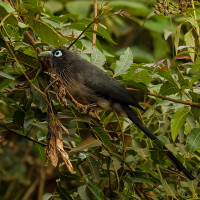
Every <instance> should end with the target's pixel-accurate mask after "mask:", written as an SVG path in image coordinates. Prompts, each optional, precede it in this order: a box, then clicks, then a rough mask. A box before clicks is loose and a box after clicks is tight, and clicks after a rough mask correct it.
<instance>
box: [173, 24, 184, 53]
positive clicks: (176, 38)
mask: <svg viewBox="0 0 200 200" xmlns="http://www.w3.org/2000/svg"><path fill="white" fill-rule="evenodd" d="M182 25H183V23H181V24H179V25H178V26H177V27H176V35H175V39H174V46H175V50H176V54H177V52H178V49H177V48H178V46H179V39H180V32H181V28H182Z"/></svg>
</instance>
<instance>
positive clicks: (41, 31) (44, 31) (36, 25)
mask: <svg viewBox="0 0 200 200" xmlns="http://www.w3.org/2000/svg"><path fill="white" fill-rule="evenodd" d="M26 17H27V16H26ZM27 18H28V22H29V25H30V27H31V28H32V30H33V32H34V33H35V34H36V35H37V36H38V37H40V38H41V40H42V41H43V42H45V43H47V44H50V45H53V46H55V47H59V46H62V45H64V44H65V43H66V38H64V37H61V36H60V35H58V34H57V33H56V32H55V31H54V29H53V28H52V27H51V26H50V25H49V24H46V23H44V22H43V21H41V20H38V19H35V18H31V17H27Z"/></svg>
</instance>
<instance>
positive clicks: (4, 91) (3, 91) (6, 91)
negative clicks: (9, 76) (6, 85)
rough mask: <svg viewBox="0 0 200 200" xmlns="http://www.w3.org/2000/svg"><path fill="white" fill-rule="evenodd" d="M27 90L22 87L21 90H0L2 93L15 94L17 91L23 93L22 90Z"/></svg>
mask: <svg viewBox="0 0 200 200" xmlns="http://www.w3.org/2000/svg"><path fill="white" fill-rule="evenodd" d="M25 89H27V87H21V88H13V89H10V90H9V89H4V90H0V93H14V92H17V91H21V90H25Z"/></svg>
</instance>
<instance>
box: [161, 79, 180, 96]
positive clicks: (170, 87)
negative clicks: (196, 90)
mask: <svg viewBox="0 0 200 200" xmlns="http://www.w3.org/2000/svg"><path fill="white" fill-rule="evenodd" d="M179 91H180V90H179V88H178V86H177V85H176V84H172V83H171V82H169V81H166V82H164V83H163V84H162V86H161V88H160V91H159V93H160V94H161V95H164V96H167V95H172V94H176V93H178V92H179Z"/></svg>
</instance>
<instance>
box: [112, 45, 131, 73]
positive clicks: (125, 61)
mask: <svg viewBox="0 0 200 200" xmlns="http://www.w3.org/2000/svg"><path fill="white" fill-rule="evenodd" d="M132 64H133V54H132V52H131V50H130V48H127V49H126V50H125V51H124V53H123V54H122V55H121V56H120V58H119V60H118V61H117V62H116V66H115V70H114V77H116V76H119V75H121V74H125V73H127V71H128V70H129V68H130V66H131V65H132Z"/></svg>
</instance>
